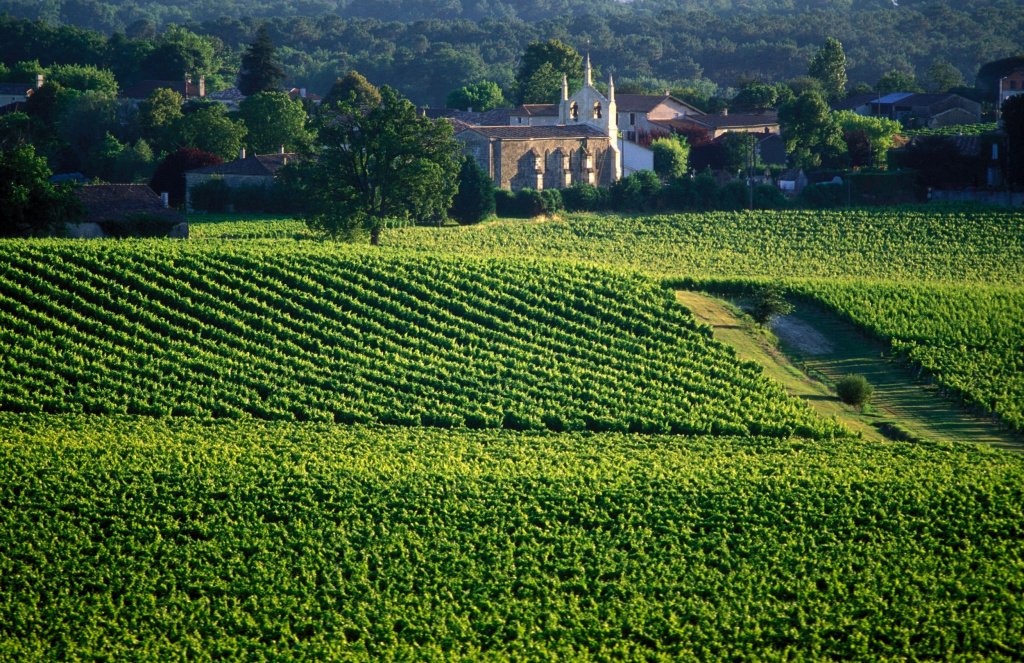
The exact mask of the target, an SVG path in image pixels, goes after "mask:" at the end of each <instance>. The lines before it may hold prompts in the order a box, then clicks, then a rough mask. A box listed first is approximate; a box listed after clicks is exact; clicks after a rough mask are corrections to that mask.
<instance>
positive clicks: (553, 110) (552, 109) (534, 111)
mask: <svg viewBox="0 0 1024 663" xmlns="http://www.w3.org/2000/svg"><path fill="white" fill-rule="evenodd" d="M513 115H529V116H530V117H558V104H523V105H522V106H520V107H519V108H517V109H516V111H515V113H513Z"/></svg>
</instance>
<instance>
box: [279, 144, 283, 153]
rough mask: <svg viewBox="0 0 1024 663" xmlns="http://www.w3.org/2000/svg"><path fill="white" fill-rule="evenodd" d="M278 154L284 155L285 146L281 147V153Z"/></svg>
mask: <svg viewBox="0 0 1024 663" xmlns="http://www.w3.org/2000/svg"><path fill="white" fill-rule="evenodd" d="M278 154H284V145H282V146H281V151H280V152H278Z"/></svg>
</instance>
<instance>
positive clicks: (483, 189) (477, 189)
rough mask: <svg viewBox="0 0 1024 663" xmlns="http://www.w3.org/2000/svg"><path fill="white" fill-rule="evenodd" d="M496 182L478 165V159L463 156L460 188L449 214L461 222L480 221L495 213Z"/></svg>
mask: <svg viewBox="0 0 1024 663" xmlns="http://www.w3.org/2000/svg"><path fill="white" fill-rule="evenodd" d="M494 205H495V203H494V183H493V182H491V178H490V177H488V176H487V173H485V172H484V171H483V169H482V168H480V166H478V165H477V163H476V159H474V158H473V157H470V156H466V157H463V159H462V168H461V169H460V170H459V190H458V191H457V192H456V193H455V197H454V198H453V199H452V207H451V209H450V210H448V215H449V216H450V217H452V218H453V219H455V220H456V221H458V222H459V223H461V224H462V225H469V224H473V223H479V222H480V221H483V220H484V219H486V218H487V217H489V216H491V215H493V214H494Z"/></svg>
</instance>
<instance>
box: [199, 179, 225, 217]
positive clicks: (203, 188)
mask: <svg viewBox="0 0 1024 663" xmlns="http://www.w3.org/2000/svg"><path fill="white" fill-rule="evenodd" d="M189 202H190V203H191V205H192V209H194V210H196V211H198V212H224V211H227V208H228V205H229V204H231V188H230V187H229V186H228V184H227V182H225V181H224V180H223V179H220V178H214V179H211V180H207V181H205V182H203V183H202V184H197V185H195V186H194V187H192V189H191V190H190V191H189Z"/></svg>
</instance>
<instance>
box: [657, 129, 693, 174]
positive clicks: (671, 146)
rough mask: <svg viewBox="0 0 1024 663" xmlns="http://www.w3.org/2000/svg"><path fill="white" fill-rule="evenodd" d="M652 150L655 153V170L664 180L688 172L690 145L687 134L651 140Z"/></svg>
mask: <svg viewBox="0 0 1024 663" xmlns="http://www.w3.org/2000/svg"><path fill="white" fill-rule="evenodd" d="M651 152H653V153H654V155H653V158H654V172H655V173H657V174H658V177H660V178H661V179H662V180H665V181H668V180H671V179H673V178H677V177H682V176H683V175H685V174H686V167H687V163H688V162H689V159H690V145H689V143H687V142H686V137H685V136H681V135H673V136H668V137H666V138H656V139H655V140H653V141H651Z"/></svg>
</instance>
